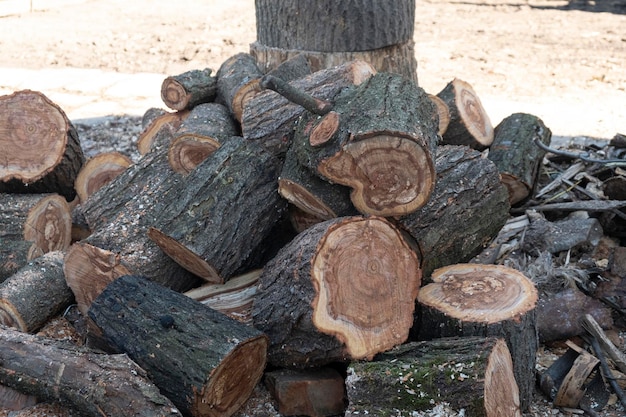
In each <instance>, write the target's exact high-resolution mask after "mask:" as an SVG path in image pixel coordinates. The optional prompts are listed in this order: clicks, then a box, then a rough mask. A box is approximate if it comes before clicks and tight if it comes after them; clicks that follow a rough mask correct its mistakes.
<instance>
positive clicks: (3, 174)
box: [0, 90, 85, 201]
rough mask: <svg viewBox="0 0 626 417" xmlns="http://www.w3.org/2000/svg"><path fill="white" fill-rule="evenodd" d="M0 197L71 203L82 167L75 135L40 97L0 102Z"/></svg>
mask: <svg viewBox="0 0 626 417" xmlns="http://www.w3.org/2000/svg"><path fill="white" fill-rule="evenodd" d="M0 115H1V116H0V132H2V134H1V135H0V146H1V147H2V149H3V150H4V151H3V152H4V158H3V160H4V163H2V164H0V193H6V192H10V193H38V194H40V193H58V194H60V195H62V196H63V197H65V198H66V200H67V201H72V200H73V199H74V197H76V192H75V191H74V181H75V179H76V176H77V175H78V171H79V170H80V168H81V167H82V165H83V163H84V162H85V157H84V155H83V150H82V148H81V147H80V142H79V140H78V135H77V133H76V130H75V129H74V127H73V126H72V124H71V123H70V121H69V120H68V119H67V116H66V115H65V113H64V112H63V110H61V108H59V106H57V105H56V104H54V103H53V102H52V101H50V100H49V99H48V98H47V97H46V96H44V95H43V94H42V93H39V92H36V91H30V90H23V91H18V92H15V93H13V94H11V95H8V96H1V97H0Z"/></svg>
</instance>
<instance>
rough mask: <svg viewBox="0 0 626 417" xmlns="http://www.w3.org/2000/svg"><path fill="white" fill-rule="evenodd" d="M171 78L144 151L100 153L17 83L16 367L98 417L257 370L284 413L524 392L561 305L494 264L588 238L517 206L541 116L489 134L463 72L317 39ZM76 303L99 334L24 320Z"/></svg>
mask: <svg viewBox="0 0 626 417" xmlns="http://www.w3.org/2000/svg"><path fill="white" fill-rule="evenodd" d="M161 95H162V98H163V101H164V103H165V104H166V105H167V106H168V107H169V108H170V109H171V110H172V111H171V112H170V111H165V110H162V109H150V110H149V111H147V112H146V114H145V116H144V120H143V124H144V130H143V132H142V135H141V137H140V139H139V142H138V148H139V152H140V153H141V154H142V157H141V159H140V160H139V161H137V162H136V163H133V162H132V161H131V160H130V159H129V158H127V157H125V156H123V155H121V154H118V153H106V154H101V155H98V156H96V157H94V158H91V159H90V160H88V161H85V158H84V156H83V153H82V150H81V148H80V140H79V138H78V136H77V135H76V131H75V130H74V128H73V126H72V124H71V123H70V122H69V121H68V120H67V117H66V116H65V114H64V113H63V111H62V110H61V109H60V108H58V106H56V105H55V104H54V103H52V102H51V101H50V100H48V99H47V98H46V97H45V96H43V95H42V94H41V93H38V92H33V91H19V92H16V93H14V94H12V95H9V96H4V97H0V107H2V112H1V113H2V114H3V116H2V117H1V118H0V125H1V128H0V131H1V132H2V135H3V136H2V142H3V143H4V144H5V148H6V149H5V157H4V159H3V161H2V164H0V181H1V182H0V192H2V193H3V194H2V198H1V200H0V201H1V203H0V222H1V223H2V227H0V237H1V238H2V243H3V245H2V247H0V280H3V281H4V282H2V283H1V284H0V318H1V321H2V324H3V325H4V326H7V327H4V328H3V329H2V331H0V364H1V365H0V383H2V384H4V385H7V386H9V387H12V388H15V389H17V390H19V391H22V392H25V393H28V394H32V395H35V396H38V397H39V398H41V399H54V400H60V401H62V402H65V403H67V404H69V405H70V406H71V407H72V408H74V409H76V410H78V411H79V412H80V413H82V414H83V415H94V416H95V415H98V416H99V415H150V416H154V415H177V414H180V413H182V414H185V415H193V416H230V415H232V414H233V413H235V412H236V411H237V410H238V409H239V408H240V407H241V406H242V404H243V403H244V402H245V401H246V400H247V399H248V398H249V396H250V395H251V393H252V391H253V389H254V387H255V386H256V384H257V383H259V381H261V379H262V377H263V376H264V375H265V379H264V381H265V383H266V384H267V385H268V386H269V387H270V389H271V391H272V392H273V394H274V395H275V396H276V399H277V401H278V403H279V405H280V407H281V413H284V414H286V415H303V414H304V415H314V416H318V415H319V416H321V415H336V414H343V413H345V414H346V415H357V414H363V413H366V412H368V413H369V414H371V415H379V414H382V413H383V412H384V410H393V409H396V410H405V411H406V410H422V409H428V408H431V407H432V406H433V404H435V403H439V402H447V403H449V404H451V406H452V407H454V408H457V409H465V410H466V412H467V413H468V414H467V415H485V416H496V415H511V416H513V415H521V412H522V411H525V410H526V409H527V408H528V406H529V404H530V402H531V401H532V396H533V392H534V389H535V380H536V379H535V361H536V352H537V349H538V342H539V339H538V334H537V329H538V328H539V329H540V331H539V335H540V336H543V335H544V334H545V333H544V334H542V333H541V331H542V330H543V329H545V328H547V327H542V326H541V319H542V318H543V317H545V315H543V316H541V315H539V314H537V311H538V308H537V306H538V301H539V293H538V291H537V288H536V284H535V283H533V282H532V281H531V280H529V278H528V277H527V276H525V275H524V274H522V273H520V272H518V271H517V270H516V269H514V268H512V267H509V266H502V265H493V264H494V263H502V258H503V257H504V256H505V255H506V254H507V253H510V252H511V251H515V250H522V249H524V246H523V245H527V247H528V245H530V246H532V248H534V249H536V250H539V251H542V252H545V251H551V252H552V253H556V252H560V251H563V250H568V249H570V248H572V247H573V246H577V245H579V244H580V240H576V242H575V243H573V244H572V245H570V246H569V247H564V246H562V245H559V243H562V239H560V238H559V237H556V238H555V239H554V240H555V245H556V249H555V248H552V247H550V248H548V247H543V246H542V245H548V241H549V239H547V238H546V236H547V233H548V232H547V231H546V232H543V231H541V230H544V229H538V228H539V227H545V228H546V229H545V230H548V231H550V232H552V231H554V230H555V228H559V227H561V228H565V227H567V226H566V225H565V224H564V223H562V222H559V223H553V222H550V221H549V220H548V219H546V218H545V217H543V216H540V215H539V214H536V213H537V212H538V211H537V210H535V211H533V213H535V214H524V216H525V218H524V219H522V218H521V217H515V218H514V219H512V218H511V213H512V212H513V213H515V210H521V209H524V210H526V209H527V208H528V204H533V202H536V201H537V200H536V198H537V197H538V193H537V192H536V191H537V187H536V182H537V179H538V177H539V173H540V169H541V168H542V167H544V165H543V162H544V160H545V158H544V157H545V156H546V152H547V151H552V149H551V148H549V146H550V140H551V133H550V130H549V129H548V128H547V127H546V126H545V125H544V124H543V122H542V121H541V120H540V119H538V118H537V117H535V116H533V115H529V114H521V113H520V114H514V115H511V116H510V117H508V118H506V119H505V120H503V121H502V122H501V123H500V124H498V125H497V126H496V127H495V128H493V127H492V125H491V122H490V120H489V117H488V116H487V115H486V113H485V111H484V110H483V108H482V106H481V104H480V100H479V98H478V96H477V94H476V93H475V92H474V91H473V89H472V87H471V85H469V84H468V83H466V82H464V81H462V80H459V79H455V80H452V81H451V82H450V83H449V84H448V86H446V88H445V89H444V90H443V91H441V92H439V93H438V94H436V95H433V94H427V93H426V92H425V91H424V90H423V89H421V88H420V87H418V86H417V85H416V83H415V82H414V81H413V80H409V79H406V78H404V77H402V76H400V75H395V74H392V73H385V72H378V73H377V72H376V70H374V68H372V66H371V65H369V64H367V63H365V62H362V61H351V62H348V63H345V64H342V65H339V66H335V67H331V68H326V69H322V70H319V71H315V72H312V71H311V69H310V66H309V64H308V62H307V60H306V59H302V57H300V56H296V57H295V58H293V59H290V60H288V61H285V62H284V63H283V64H281V65H280V66H278V67H276V68H274V69H273V70H271V71H269V72H266V73H265V72H263V71H261V69H259V67H258V66H257V64H256V62H255V59H254V58H253V57H252V56H251V55H249V54H244V53H242V54H237V55H235V56H233V57H231V58H230V59H229V60H227V61H226V62H224V63H223V64H222V66H221V67H220V68H219V70H218V71H217V73H216V74H215V75H213V74H212V71H211V70H209V69H205V70H197V71H190V72H187V73H184V74H180V75H178V76H173V77H168V78H167V79H165V80H164V82H163V86H162V91H161ZM573 175H576V174H573ZM571 178H572V176H570V177H569V179H571ZM569 179H568V180H567V181H569ZM555 181H556V180H555ZM559 181H560V183H559V184H558V185H556V186H554V187H558V186H560V185H561V184H566V182H565V181H566V179H565V177H564V176H561V177H560V179H559ZM553 189H554V188H553ZM544 190H547V188H544ZM542 191H543V190H542ZM549 192H550V191H549V190H547V191H544V193H543V195H546V194H548V193H549ZM620 200H621V198H620ZM561 204H563V203H561ZM511 207H513V209H511ZM541 207H543V208H544V210H547V208H546V207H547V204H541ZM621 207H622V206H621V205H614V206H612V207H611V208H610V210H612V212H613V213H621V211H619V209H620V208H621ZM534 208H535V209H537V207H534ZM555 210H557V209H556V208H555ZM558 210H568V209H567V208H563V207H561V208H560V209H558ZM583 210H585V209H584V208H583ZM524 213H526V212H524ZM533 215H534V216H535V217H534V218H533V217H532V216H533ZM616 215H617V214H616ZM618 216H619V215H618ZM620 217H621V216H620ZM513 220H515V222H517V223H515V222H513ZM524 221H525V222H524ZM596 222H597V220H596ZM596 222H594V221H593V219H589V222H588V223H589V224H588V226H584V228H585V229H584V230H583V232H582V233H583V234H584V236H583V237H582V239H583V241H584V243H587V244H589V243H591V244H592V245H593V242H594V240H593V239H595V238H594V237H593V236H592V235H593V234H594V233H596V232H597V227H598V225H597V224H596ZM520 224H521V226H520ZM579 224H580V223H576V225H579ZM585 224H587V223H585ZM521 230H526V231H527V239H526V240H525V241H524V242H521V243H520V242H514V241H515V239H516V238H518V237H519V233H520V231H521ZM537 230H539V231H537ZM533 233H535V234H536V236H535V241H530V238H531V237H532V236H533ZM542 233H543V234H542ZM554 233H556V234H557V235H558V233H564V232H563V229H558V231H554ZM572 234H573V233H572ZM542 236H543V237H542ZM568 236H569V235H568ZM507 248H508V252H507ZM527 249H528V248H527ZM527 251H530V250H529V249H528V250H527ZM477 256H478V258H476V257H477ZM487 258H490V259H487ZM472 260H473V261H472ZM469 261H472V262H473V263H468V262H469ZM73 303H75V304H76V305H77V307H78V309H79V311H80V313H81V314H82V316H83V317H84V318H85V319H86V320H87V331H86V337H87V342H88V343H87V345H88V346H89V347H80V348H76V347H68V346H67V345H63V344H60V343H53V342H50V341H47V340H45V339H43V338H39V337H36V336H32V335H28V334H27V333H32V332H35V331H37V330H38V329H40V328H41V326H42V325H44V324H45V323H46V322H47V321H48V320H49V319H50V318H52V317H55V316H58V315H59V314H60V313H61V312H62V311H63V310H65V309H66V308H67V307H68V306H69V305H71V304H73ZM543 308H546V307H543ZM8 327H13V328H15V329H17V330H19V332H18V331H14V330H9V329H8ZM573 334H577V333H575V332H574V333H573ZM578 334H579V333H578ZM569 336H570V334H568V335H566V336H564V337H569ZM560 338H562V337H560ZM544 339H545V338H544ZM41 369H46V372H44V373H42V372H41V371H40V370H41ZM320 380H321V381H323V384H321V386H324V387H326V388H324V389H326V390H329V391H332V392H327V393H326V394H324V395H323V396H322V397H323V398H322V397H320V396H319V392H320V390H322V391H323V389H320V388H317V390H316V389H313V388H311V389H310V390H309V388H307V387H309V386H314V385H315V381H320ZM328 387H333V388H332V389H330V388H328ZM293 390H296V391H293ZM314 393H317V394H314ZM316 395H317V396H316ZM296 397H297V398H298V400H299V402H297V403H294V401H290V399H292V400H293V399H294V398H296ZM346 404H347V405H346Z"/></svg>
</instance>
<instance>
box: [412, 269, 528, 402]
mask: <svg viewBox="0 0 626 417" xmlns="http://www.w3.org/2000/svg"><path fill="white" fill-rule="evenodd" d="M432 280H433V282H432V283H430V284H427V285H425V286H424V287H422V289H421V290H420V293H419V296H418V302H419V303H420V306H421V307H422V308H421V315H422V317H421V324H420V325H419V331H418V337H419V338H420V339H422V340H428V339H433V338H439V337H451V336H497V337H501V338H503V339H504V340H506V343H507V345H508V347H509V351H510V352H511V356H512V358H513V373H514V374H515V379H516V381H517V384H518V387H519V393H520V405H521V409H522V411H526V410H527V409H528V406H529V405H530V403H531V401H532V397H533V392H534V389H535V388H534V387H535V360H536V354H537V349H538V344H539V343H538V338H537V317H536V313H535V307H536V304H537V299H538V294H537V289H536V288H535V285H534V284H533V283H532V282H531V281H530V280H529V279H528V278H526V277H525V276H524V275H523V274H522V273H520V272H518V271H516V270H514V269H511V268H507V267H504V266H499V265H480V264H457V265H450V266H447V267H444V268H440V269H437V270H436V271H435V272H434V273H433V275H432Z"/></svg>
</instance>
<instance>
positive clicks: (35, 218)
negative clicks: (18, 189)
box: [24, 194, 72, 260]
mask: <svg viewBox="0 0 626 417" xmlns="http://www.w3.org/2000/svg"><path fill="white" fill-rule="evenodd" d="M24 240H26V241H29V242H33V244H32V246H31V248H30V250H29V251H28V259H29V260H30V259H34V258H37V257H39V256H41V255H43V254H44V253H48V252H52V251H57V250H66V249H67V248H68V247H69V246H70V243H71V240H72V216H71V210H70V208H69V205H68V203H67V201H66V200H65V199H64V198H63V197H61V196H59V195H56V194H55V195H49V196H46V197H44V198H42V199H41V200H40V201H39V202H38V203H37V204H36V205H35V206H34V207H33V208H32V209H31V210H30V212H29V213H28V217H27V218H26V222H25V223H24Z"/></svg>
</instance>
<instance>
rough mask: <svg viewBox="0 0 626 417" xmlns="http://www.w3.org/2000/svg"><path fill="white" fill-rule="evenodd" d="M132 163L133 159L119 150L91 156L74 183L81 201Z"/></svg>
mask: <svg viewBox="0 0 626 417" xmlns="http://www.w3.org/2000/svg"><path fill="white" fill-rule="evenodd" d="M131 164H132V161H131V159H130V158H129V157H127V156H126V155H123V154H121V153H119V152H106V153H102V154H99V155H96V156H94V157H93V158H91V159H90V160H89V161H87V163H86V164H85V165H83V167H82V168H81V170H80V171H79V172H78V176H77V177H76V182H75V183H74V187H75V188H76V194H78V198H80V201H85V200H87V198H89V196H90V195H92V194H93V193H95V192H96V191H98V190H99V189H100V188H102V186H104V185H105V184H108V183H109V182H111V181H112V180H113V179H114V178H115V177H117V176H118V175H119V174H121V173H122V172H124V170H125V169H126V168H128V167H129V166H130V165H131Z"/></svg>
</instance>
